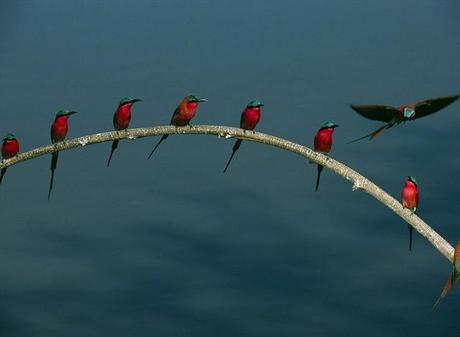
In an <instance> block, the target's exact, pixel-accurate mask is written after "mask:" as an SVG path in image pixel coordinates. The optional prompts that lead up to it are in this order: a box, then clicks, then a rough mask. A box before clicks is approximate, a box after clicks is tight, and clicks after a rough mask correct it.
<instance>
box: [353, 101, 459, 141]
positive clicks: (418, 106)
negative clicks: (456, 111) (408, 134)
mask: <svg viewBox="0 0 460 337" xmlns="http://www.w3.org/2000/svg"><path fill="white" fill-rule="evenodd" d="M459 97H460V95H452V96H446V97H438V98H431V99H427V100H424V101H421V102H417V103H415V104H411V105H402V106H400V107H393V106H389V105H354V104H351V105H350V107H351V108H352V109H353V110H355V111H356V112H357V113H359V114H360V115H361V116H363V117H366V118H368V119H373V120H376V121H381V122H385V123H386V124H384V125H383V126H381V127H380V128H378V129H377V130H375V131H373V132H371V133H369V134H368V135H365V136H363V137H360V138H358V139H355V140H352V141H351V142H350V143H353V142H356V141H358V140H361V139H365V138H369V140H372V139H374V138H375V137H377V136H378V135H380V134H381V133H382V132H383V131H385V130H386V129H389V128H391V127H392V126H394V125H398V124H399V123H401V122H407V121H411V120H414V119H418V118H422V117H425V116H428V115H431V114H433V113H435V112H437V111H439V110H441V109H443V108H445V107H446V106H448V105H449V104H451V103H453V102H455V101H456V100H457V99H458V98H459Z"/></svg>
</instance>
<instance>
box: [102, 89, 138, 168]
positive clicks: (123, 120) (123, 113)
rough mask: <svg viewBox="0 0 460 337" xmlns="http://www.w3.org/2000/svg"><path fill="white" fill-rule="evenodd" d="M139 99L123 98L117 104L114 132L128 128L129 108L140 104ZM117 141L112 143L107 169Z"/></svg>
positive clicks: (114, 116)
mask: <svg viewBox="0 0 460 337" xmlns="http://www.w3.org/2000/svg"><path fill="white" fill-rule="evenodd" d="M140 101H141V99H139V98H132V97H125V98H122V100H121V101H120V103H119V104H118V108H117V110H116V111H115V114H114V115H113V127H114V128H115V130H117V131H120V130H126V129H127V128H128V126H129V122H130V120H131V107H132V106H133V104H134V103H136V102H140ZM118 142H119V140H118V139H116V140H114V141H113V142H112V150H111V151H110V156H109V160H108V161H107V167H109V165H110V161H111V160H112V155H113V152H114V151H115V149H116V148H117V147H118Z"/></svg>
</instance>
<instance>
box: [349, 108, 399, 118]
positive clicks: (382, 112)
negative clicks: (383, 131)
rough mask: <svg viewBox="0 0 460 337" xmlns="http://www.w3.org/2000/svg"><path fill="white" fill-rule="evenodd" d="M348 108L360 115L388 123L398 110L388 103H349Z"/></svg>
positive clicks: (396, 114)
mask: <svg viewBox="0 0 460 337" xmlns="http://www.w3.org/2000/svg"><path fill="white" fill-rule="evenodd" d="M350 108H352V109H353V110H355V111H356V112H357V113H359V114H360V115H361V116H363V117H366V118H369V119H373V120H376V121H381V122H385V123H388V122H390V121H391V120H392V119H393V118H395V117H396V116H398V114H399V110H398V109H397V108H395V107H392V106H388V105H354V104H350Z"/></svg>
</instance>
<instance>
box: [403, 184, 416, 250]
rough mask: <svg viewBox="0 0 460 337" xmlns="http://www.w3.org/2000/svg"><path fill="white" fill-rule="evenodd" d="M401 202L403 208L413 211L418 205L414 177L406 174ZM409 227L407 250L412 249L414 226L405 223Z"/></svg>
mask: <svg viewBox="0 0 460 337" xmlns="http://www.w3.org/2000/svg"><path fill="white" fill-rule="evenodd" d="M401 200H402V201H401V203H402V205H403V207H404V208H408V209H410V210H411V211H412V213H415V211H417V207H418V186H417V181H416V180H415V178H414V177H411V176H408V177H407V180H406V183H405V184H404V187H403V189H402V191H401ZM407 227H408V228H409V250H412V232H413V230H414V228H413V227H412V226H411V225H407Z"/></svg>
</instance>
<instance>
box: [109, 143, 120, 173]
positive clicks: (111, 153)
mask: <svg viewBox="0 0 460 337" xmlns="http://www.w3.org/2000/svg"><path fill="white" fill-rule="evenodd" d="M117 147H118V139H116V140H114V141H113V142H112V150H111V151H110V156H109V160H107V167H109V166H110V161H111V160H112V156H113V152H114V151H115V150H116V149H117Z"/></svg>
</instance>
